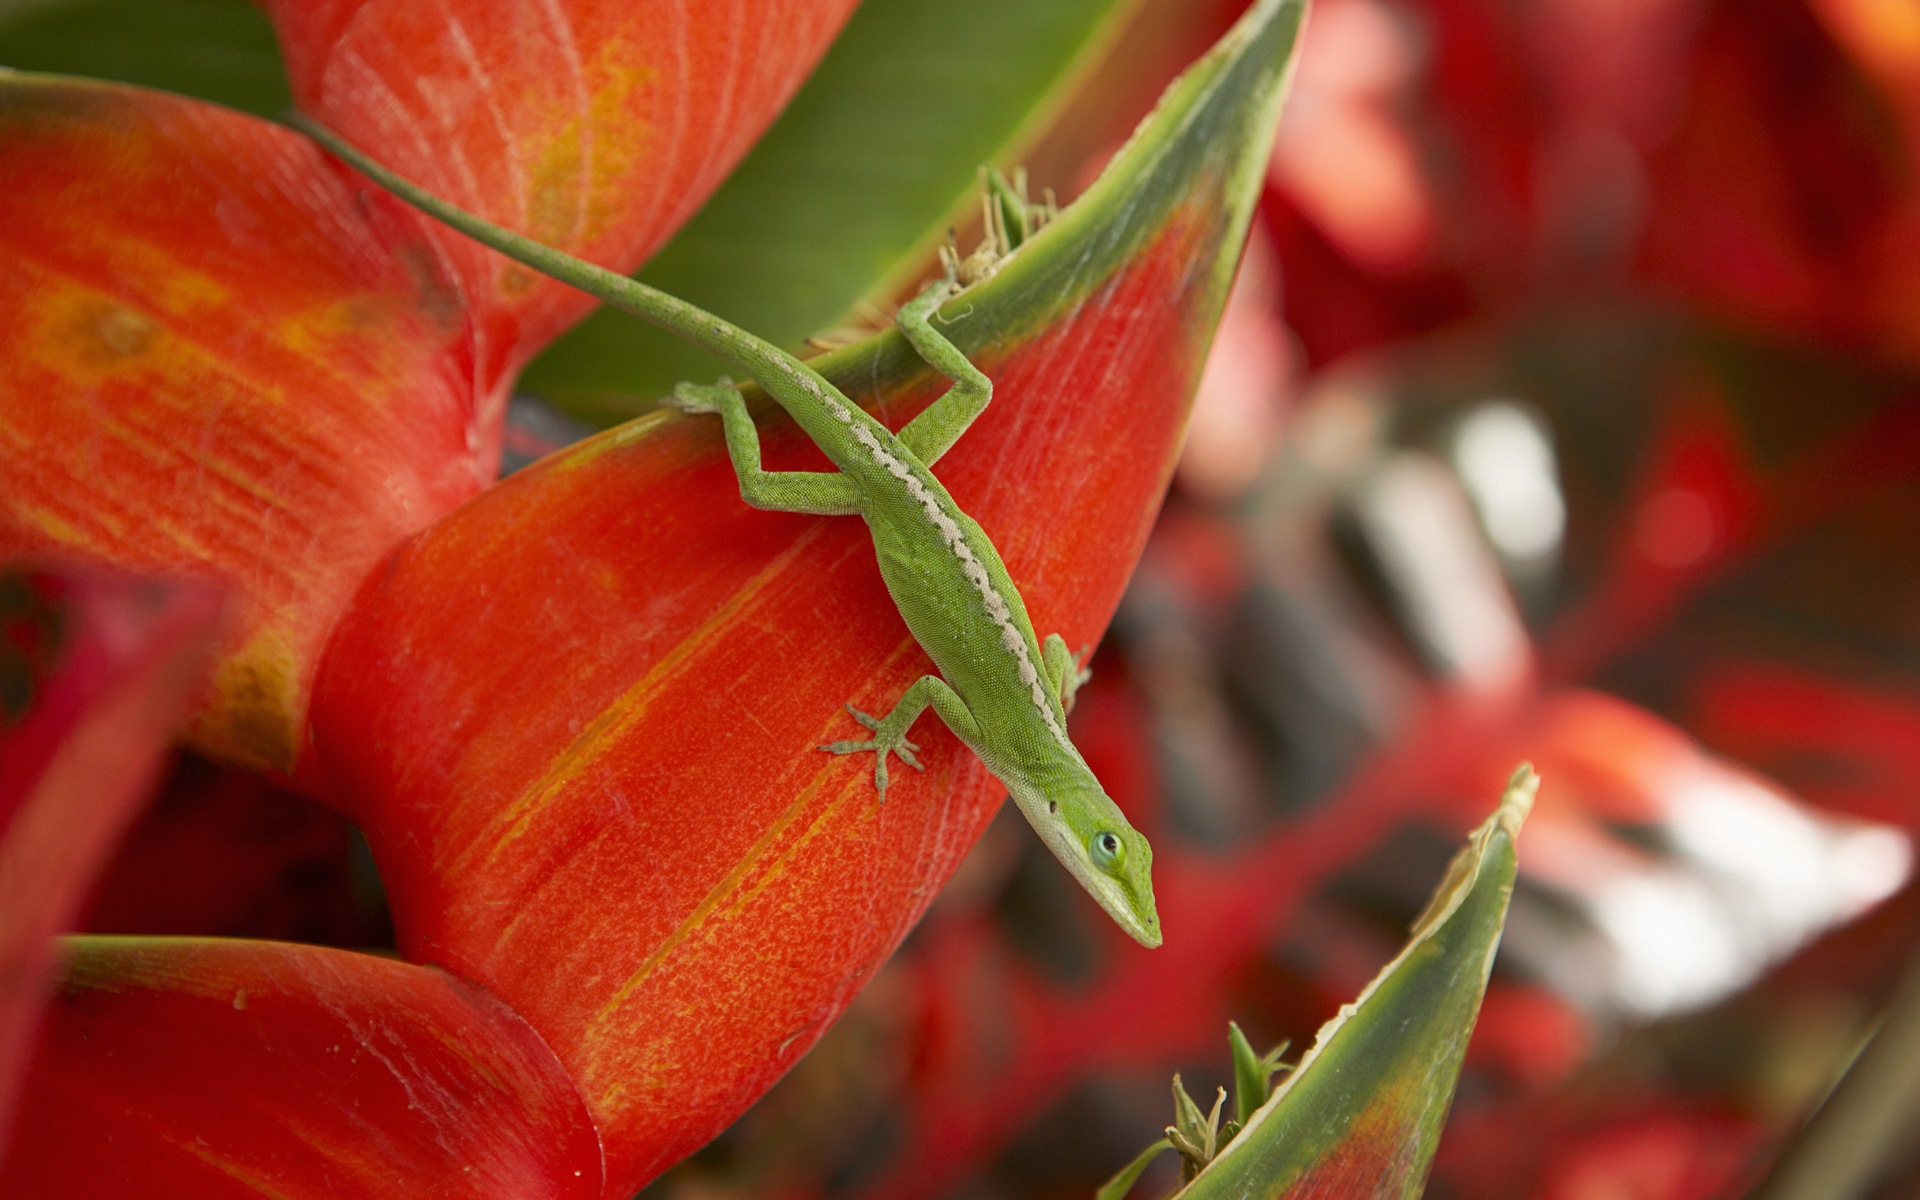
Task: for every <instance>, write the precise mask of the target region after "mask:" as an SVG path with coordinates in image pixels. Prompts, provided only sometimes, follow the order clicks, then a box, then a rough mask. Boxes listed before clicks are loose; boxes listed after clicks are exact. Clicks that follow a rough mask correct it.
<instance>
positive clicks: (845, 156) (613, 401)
mask: <svg viewBox="0 0 1920 1200" xmlns="http://www.w3.org/2000/svg"><path fill="white" fill-rule="evenodd" d="M1122 7H1125V6H1124V5H1122V4H1120V3H1118V2H1117V0H1067V2H1064V3H1063V2H1060V0H1055V2H1054V3H1048V4H1033V3H1029V2H1028V0H984V2H980V0H976V2H974V3H969V4H928V3H926V2H925V0H868V2H867V3H865V4H862V5H861V6H860V8H859V10H858V11H856V12H855V13H854V15H853V18H852V19H851V20H850V21H848V23H847V27H846V29H845V30H844V31H842V33H841V35H840V37H839V39H838V40H837V41H835V42H834V45H833V49H832V50H830V51H828V53H827V56H826V57H825V58H824V59H822V60H821V62H820V67H819V69H818V70H816V71H815V72H814V74H813V76H812V78H810V79H808V80H807V83H806V86H805V87H803V88H801V89H800V92H799V94H798V95H796V96H795V97H794V99H793V103H792V104H791V105H790V106H789V107H788V108H787V111H786V112H784V113H782V114H781V117H780V119H779V120H778V121H777V122H775V123H774V125H773V127H772V128H771V129H769V130H768V131H767V135H766V136H765V137H764V138H762V139H761V140H760V142H759V143H758V144H757V145H755V146H754V148H753V152H752V153H750V154H749V155H747V157H746V159H745V160H744V161H743V162H742V163H741V164H740V167H739V169H738V170H736V171H735V172H734V173H733V175H732V176H731V177H729V178H728V180H727V182H726V183H725V184H724V185H723V186H722V187H721V188H720V189H719V190H718V191H717V192H715V193H714V195H713V197H712V199H710V200H708V202H707V204H706V207H704V208H702V209H701V210H700V213H699V215H697V216H696V217H694V219H693V220H692V221H690V222H689V223H688V224H687V227H686V228H685V229H683V230H681V231H680V233H679V234H678V235H677V236H676V237H675V238H674V239H673V241H671V242H669V243H668V244H667V246H666V247H665V248H664V249H662V250H661V251H660V253H659V255H657V256H656V257H655V258H654V259H653V260H652V261H650V262H649V263H648V264H647V266H646V268H645V269H644V270H642V271H641V272H640V274H639V278H640V279H642V280H644V281H645V282H647V283H649V284H652V285H653V286H654V287H657V288H659V289H661V290H662V291H666V292H670V293H672V294H673V295H676V296H679V297H681V298H682V299H685V300H691V301H693V302H694V303H695V304H698V305H700V306H701V307H703V308H706V309H707V310H709V311H711V312H715V313H718V314H720V315H721V316H723V317H725V318H727V319H728V320H730V321H732V322H733V323H734V324H736V325H739V326H741V327H742V328H745V329H750V330H752V331H753V332H754V333H755V334H757V335H759V336H760V337H763V338H766V339H767V340H768V341H771V342H773V343H775V344H776V345H780V346H784V347H787V348H790V349H796V350H797V349H799V348H800V346H801V344H802V341H803V339H805V338H806V337H808V336H809V335H811V334H815V333H819V332H821V331H822V330H825V329H828V328H830V327H831V326H833V325H834V324H835V323H837V322H840V321H842V320H845V319H846V318H847V317H848V316H849V314H850V313H851V311H852V309H853V307H854V304H855V302H856V301H858V300H860V299H862V298H879V299H882V300H884V298H885V293H886V292H888V291H890V290H893V289H897V288H898V287H900V286H901V285H902V284H903V283H906V282H909V281H905V280H902V279H900V278H899V276H900V273H901V272H902V271H903V270H908V271H911V270H917V269H919V267H920V266H921V265H922V264H923V263H924V262H925V261H926V260H927V259H928V258H929V257H930V249H931V246H930V243H931V242H933V241H935V240H937V239H939V238H942V237H944V236H945V235H946V230H947V225H946V222H948V221H952V220H956V219H957V220H958V221H960V222H961V223H963V224H964V223H966V222H967V221H968V220H969V219H971V218H974V217H977V215H978V210H977V207H976V206H977V205H978V199H977V196H978V194H979V187H978V179H977V176H976V172H977V170H978V168H979V166H980V164H982V163H997V164H1001V165H1007V164H1009V163H1011V162H1013V161H1014V160H1015V159H1016V158H1017V156H1018V153H1019V149H1020V146H1021V144H1022V143H1023V142H1025V141H1027V140H1029V139H1030V137H1031V131H1032V130H1033V128H1034V127H1035V125H1036V124H1037V123H1039V122H1040V121H1043V120H1044V119H1045V118H1046V117H1047V116H1048V115H1050V114H1051V113H1052V112H1053V111H1054V109H1055V108H1056V107H1057V104H1058V100H1059V98H1060V95H1061V94H1062V93H1063V92H1064V91H1066V90H1068V89H1069V88H1070V87H1071V86H1072V84H1073V83H1074V81H1075V80H1076V79H1077V77H1078V76H1079V74H1080V68H1081V67H1082V65H1083V60H1085V59H1086V58H1087V57H1088V55H1089V54H1090V53H1091V52H1092V51H1094V50H1097V49H1098V48H1099V47H1100V46H1101V45H1102V44H1104V42H1105V41H1106V33H1107V29H1108V26H1109V25H1111V24H1112V19H1111V16H1112V13H1113V10H1115V9H1117V8H1122ZM876 294H878V295H877V297H876ZM725 370H726V367H725V365H724V364H722V363H720V361H719V360H718V359H715V358H713V357H712V356H710V355H706V354H703V353H701V352H700V351H698V350H696V349H694V348H692V347H690V346H688V345H686V344H685V343H684V342H681V341H679V340H678V339H676V338H674V337H672V336H670V335H668V334H666V333H664V332H661V331H660V330H657V329H655V328H653V327H652V326H650V325H647V324H645V323H644V322H641V321H639V320H636V319H635V318H633V317H629V316H627V315H625V314H623V313H620V312H617V311H615V310H613V309H602V310H600V311H599V312H596V313H594V314H593V316H591V317H589V318H588V319H587V320H586V321H585V322H584V323H583V324H582V325H581V326H580V327H579V328H577V329H574V330H572V331H570V332H568V333H567V334H566V335H565V336H563V337H562V338H561V339H560V340H559V341H557V342H555V343H554V344H553V345H552V346H551V347H549V348H548V349H547V350H546V352H545V353H543V354H542V355H541V356H540V357H539V358H538V359H536V360H535V361H534V362H533V364H532V365H531V366H529V367H528V368H527V373H526V375H525V377H524V379H523V384H524V386H525V388H526V389H527V390H528V391H531V392H533V393H535V394H537V395H540V396H542V397H545V398H547V399H550V400H554V401H556V402H558V403H559V404H560V405H561V406H563V407H565V408H566V409H567V410H568V411H570V412H572V413H574V414H576V415H579V416H581V417H583V418H586V419H590V420H599V421H601V422H602V423H606V422H607V421H608V419H625V418H626V417H630V416H633V415H635V414H636V413H640V412H644V411H647V409H648V408H649V407H651V405H652V402H653V401H654V400H655V399H657V398H659V397H661V396H664V395H666V394H667V393H668V392H669V391H671V390H672V388H673V385H674V384H675V383H677V382H679V381H680V380H683V379H700V380H705V379H712V378H714V377H716V376H718V375H720V374H722V373H724V372H725Z"/></svg>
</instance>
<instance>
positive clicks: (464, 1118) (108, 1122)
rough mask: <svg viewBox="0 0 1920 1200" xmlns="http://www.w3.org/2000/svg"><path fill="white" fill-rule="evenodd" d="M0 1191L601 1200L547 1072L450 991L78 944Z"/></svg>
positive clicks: (280, 951)
mask: <svg viewBox="0 0 1920 1200" xmlns="http://www.w3.org/2000/svg"><path fill="white" fill-rule="evenodd" d="M67 955H68V964H67V969H66V971H65V974H64V977H63V978H62V980H61V984H60V988H59V991H58V992H57V993H56V995H55V996H54V998H53V1001H52V1003H51V1004H50V1005H49V1008H48V1012H47V1018H46V1030H45V1032H44V1034H43V1036H42V1037H41V1041H40V1046H39V1051H38V1054H37V1056H36V1057H35V1059H34V1062H33V1064H32V1069H31V1070H30V1072H29V1074H28V1078H27V1094H28V1096H29V1101H30V1102H29V1103H27V1104H26V1105H23V1106H22V1109H21V1113H20V1120H19V1127H18V1130H17V1142H16V1146H15V1151H14V1154H13V1156H12V1158H11V1159H10V1160H9V1162H8V1164H7V1166H6V1168H4V1169H0V1190H4V1191H5V1192H6V1194H7V1195H9V1196H33V1197H36V1198H38V1200H66V1198H69V1197H70V1198H71V1200H90V1198H92V1197H98V1196H113V1195H140V1196H149V1197H168V1196H179V1197H189V1196H190V1197H193V1198H194V1200H213V1198H215V1197H226V1196H232V1197H235V1198H236V1200H237V1198H239V1197H258V1196H263V1195H265V1196H280V1197H294V1196H325V1197H329V1198H330V1200H346V1198H348V1197H355V1198H364V1200H384V1198H386V1197H393V1196H401V1195H404V1196H433V1197H449V1198H451V1197H472V1198H473V1200H494V1198H497V1197H508V1196H511V1197H514V1198H515V1200H521V1198H525V1200H537V1198H542V1197H551V1198H554V1200H560V1198H563V1197H564V1198H567V1200H592V1198H593V1197H595V1196H598V1195H599V1194H600V1148H599V1143H598V1141H597V1139H596V1138H595V1136H594V1130H593V1125H592V1122H591V1121H590V1120H589V1119H588V1117H587V1114H586V1111H585V1109H584V1108H582V1106H581V1104H580V1100H579V1097H578V1096H577V1095H576V1094H575V1092H574V1089H573V1086H572V1084H571V1083H570V1082H569V1081H568V1079H567V1076H566V1073H565V1072H564V1071H563V1070H561V1068H560V1065H559V1064H558V1063H557V1062H555V1061H554V1057H553V1054H552V1052H551V1051H549V1050H548V1049H547V1048H546V1047H545V1046H544V1045H542V1044H541V1042H540V1039H539V1038H538V1037H536V1036H535V1035H534V1034H533V1032H532V1031H531V1030H529V1029H528V1028H527V1026H526V1023H525V1022H524V1021H522V1020H520V1019H519V1018H518V1017H516V1016H514V1015H513V1013H512V1012H510V1011H508V1010H507V1009H506V1007H505V1006H503V1005H502V1004H500V1003H499V1002H498V1001H497V1000H494V999H493V998H492V997H490V996H488V995H486V994H485V993H484V992H482V991H480V990H479V989H478V988H474V987H471V986H469V985H467V984H463V983H461V982H460V981H459V980H457V979H452V978H450V977H448V976H447V974H446V973H445V972H443V971H438V970H435V969H433V968H431V967H418V966H414V965H412V964H410V963H400V962H393V961H392V960H390V959H384V958H377V957H375V956H373V955H370V954H355V953H352V952H350V951H345V950H333V949H328V948H326V947H320V946H296V945H289V944H287V943H283V942H255V941H239V940H223V939H198V938H94V937H84V938H75V939H73V940H72V941H71V942H69V943H68V945H67Z"/></svg>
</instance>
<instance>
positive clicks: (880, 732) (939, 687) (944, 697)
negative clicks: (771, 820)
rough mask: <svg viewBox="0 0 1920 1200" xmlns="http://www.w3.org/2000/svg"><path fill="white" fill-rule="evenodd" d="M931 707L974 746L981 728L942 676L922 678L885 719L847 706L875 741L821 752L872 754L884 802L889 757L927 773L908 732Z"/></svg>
mask: <svg viewBox="0 0 1920 1200" xmlns="http://www.w3.org/2000/svg"><path fill="white" fill-rule="evenodd" d="M929 707H931V708H932V709H933V710H934V711H935V712H937V713H939V714H940V719H941V720H942V721H945V722H946V723H947V728H949V729H951V730H953V732H954V733H955V734H957V735H959V737H960V739H961V740H962V741H965V742H968V743H969V744H971V742H972V739H973V737H974V736H975V734H976V732H977V729H978V726H976V725H975V724H974V720H973V714H972V713H970V712H968V711H967V706H966V702H965V701H963V700H961V699H960V697H959V695H958V694H957V693H955V692H954V690H953V689H952V688H950V687H948V686H947V685H946V682H945V681H944V680H942V679H941V678H940V677H939V676H937V675H922V676H921V677H920V678H919V679H916V680H915V681H914V682H913V686H912V687H909V688H908V689H907V690H906V691H905V692H903V693H902V694H901V696H900V699H899V700H897V701H896V702H895V703H894V706H893V711H891V712H889V713H888V714H887V715H886V716H884V717H879V718H875V717H872V716H869V715H867V714H866V713H863V712H861V711H860V710H859V709H857V708H855V707H854V706H853V705H851V704H849V705H847V711H848V712H850V713H852V714H853V719H854V720H856V721H858V722H860V723H861V724H862V725H865V726H866V727H867V728H868V729H870V730H872V731H873V737H871V738H869V739H868V740H866V741H864V742H852V741H848V742H828V743H827V744H826V745H824V746H821V747H820V749H822V750H825V751H826V752H827V753H829V754H859V753H862V752H864V751H869V750H871V751H872V752H873V754H874V764H873V787H874V790H875V791H876V792H878V793H879V794H880V800H881V801H883V802H884V801H885V800H886V798H887V755H889V754H893V755H897V756H898V757H899V759H900V761H901V762H903V763H906V764H907V765H908V766H910V767H912V768H913V769H914V770H916V771H918V770H924V769H925V768H923V767H922V766H921V764H920V760H919V758H918V757H916V754H915V752H916V751H918V750H919V749H920V747H919V746H918V745H917V744H916V743H914V742H910V741H908V740H907V730H908V729H909V728H911V727H912V726H913V723H914V722H915V721H917V720H919V718H920V714H921V713H923V712H925V711H927V709H928V708H929Z"/></svg>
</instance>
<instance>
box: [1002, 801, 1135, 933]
mask: <svg viewBox="0 0 1920 1200" xmlns="http://www.w3.org/2000/svg"><path fill="white" fill-rule="evenodd" d="M1081 771H1082V772H1084V771H1085V768H1084V767H1082V768H1081ZM1010 790H1011V791H1012V792H1013V799H1014V803H1016V804H1018V805H1019V806H1020V810H1021V812H1023V813H1024V814H1026V817H1027V820H1028V822H1029V823H1031V824H1032V825H1033V827H1034V829H1035V830H1036V831H1037V832H1038V833H1039V834H1040V839H1041V840H1042V841H1044V842H1045V843H1046V844H1047V849H1049V850H1051V851H1053V854H1054V857H1055V858H1058V859H1059V860H1060V862H1061V863H1062V865H1064V866H1065V867H1066V868H1067V870H1068V871H1069V872H1071V873H1072V875H1073V877H1074V878H1075V879H1077V880H1079V881H1080V886H1081V887H1084V888H1085V889H1086V890H1087V894H1088V895H1090V896H1092V897H1093V899H1094V901H1095V902H1096V903H1097V904H1099V905H1100V907H1101V908H1104V909H1106V910H1107V915H1109V916H1111V917H1112V918H1113V919H1114V921H1115V922H1116V923H1118V924H1119V926H1120V928H1122V929H1124V930H1126V931H1127V934H1128V935H1129V936H1130V937H1132V938H1133V940H1134V941H1136V942H1139V943H1140V944H1141V945H1142V946H1147V947H1149V948H1151V947H1154V946H1158V945H1159V944H1160V914H1159V912H1158V911H1157V910H1156V909H1155V908H1154V904H1153V847H1152V846H1149V845H1148V844H1147V839H1146V838H1145V837H1143V836H1142V835H1141V833H1140V831H1139V830H1137V829H1135V828H1134V827H1133V826H1131V825H1129V824H1127V819H1126V817H1124V816H1122V815H1121V813H1120V809H1119V807H1118V806H1116V805H1115V804H1114V802H1113V801H1112V800H1110V799H1108V797H1107V794H1106V792H1105V791H1103V790H1102V789H1101V788H1100V785H1099V784H1098V783H1096V782H1094V781H1093V779H1092V776H1091V774H1088V775H1087V777H1086V780H1085V782H1084V783H1079V784H1077V785H1074V786H1069V787H1066V788H1061V787H1059V786H1057V785H1056V786H1055V787H1051V788H1047V789H1045V790H1044V791H1043V790H1042V789H1040V788H1038V787H1034V786H1032V785H1024V786H1023V785H1022V784H1013V785H1012V786H1011V788H1010Z"/></svg>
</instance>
